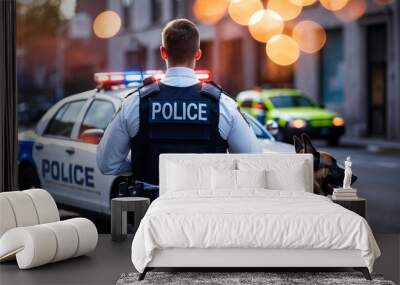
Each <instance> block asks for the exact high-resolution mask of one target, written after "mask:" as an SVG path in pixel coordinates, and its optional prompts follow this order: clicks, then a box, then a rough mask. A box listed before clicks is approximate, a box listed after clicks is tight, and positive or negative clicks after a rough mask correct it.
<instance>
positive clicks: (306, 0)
mask: <svg viewBox="0 0 400 285" xmlns="http://www.w3.org/2000/svg"><path fill="white" fill-rule="evenodd" d="M290 2H292V3H294V4H296V5H299V6H310V5H312V4H314V3H315V2H317V0H290Z"/></svg>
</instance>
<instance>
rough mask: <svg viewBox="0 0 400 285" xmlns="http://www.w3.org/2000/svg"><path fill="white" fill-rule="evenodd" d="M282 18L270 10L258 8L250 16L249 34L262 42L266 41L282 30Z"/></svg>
mask: <svg viewBox="0 0 400 285" xmlns="http://www.w3.org/2000/svg"><path fill="white" fill-rule="evenodd" d="M283 26H284V24H283V19H282V17H281V16H279V14H278V13H276V12H275V11H272V10H259V11H257V12H255V13H254V14H253V16H251V18H250V21H249V31H250V34H251V36H252V37H253V38H254V39H255V40H257V41H259V42H262V43H266V42H267V41H268V40H269V39H270V38H272V37H273V36H276V35H279V34H281V33H282V32H283Z"/></svg>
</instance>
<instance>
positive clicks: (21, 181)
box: [18, 165, 41, 190]
mask: <svg viewBox="0 0 400 285" xmlns="http://www.w3.org/2000/svg"><path fill="white" fill-rule="evenodd" d="M18 185H19V189H20V190H25V189H32V188H40V187H41V186H40V179H39V176H38V175H37V173H36V169H35V168H34V167H33V166H32V165H22V166H21V167H20V168H19V171H18Z"/></svg>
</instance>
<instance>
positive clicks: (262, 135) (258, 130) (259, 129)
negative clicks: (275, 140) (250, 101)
mask: <svg viewBox="0 0 400 285" xmlns="http://www.w3.org/2000/svg"><path fill="white" fill-rule="evenodd" d="M242 114H243V116H244V118H245V119H246V121H247V122H248V123H249V125H250V127H251V129H252V130H253V132H254V134H255V135H256V137H257V138H259V139H266V140H270V139H271V138H272V136H271V135H270V133H268V131H267V129H266V128H264V126H263V125H261V124H260V123H259V122H258V121H257V120H256V119H254V118H253V117H252V116H250V115H248V114H246V113H242Z"/></svg>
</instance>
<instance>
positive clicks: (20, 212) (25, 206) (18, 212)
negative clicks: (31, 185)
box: [0, 191, 39, 227]
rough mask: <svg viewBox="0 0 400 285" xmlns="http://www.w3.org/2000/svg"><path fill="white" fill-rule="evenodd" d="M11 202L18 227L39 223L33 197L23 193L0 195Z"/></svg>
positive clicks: (4, 193) (14, 192)
mask: <svg viewBox="0 0 400 285" xmlns="http://www.w3.org/2000/svg"><path fill="white" fill-rule="evenodd" d="M0 195H1V196H3V197H4V198H6V199H7V200H8V202H10V206H11V208H12V209H13V212H14V216H15V221H16V224H17V227H26V226H33V225H37V224H38V223H39V218H38V214H37V212H36V208H35V205H34V204H33V201H32V199H31V197H30V196H29V195H28V194H26V193H24V192H21V191H12V192H3V193H1V194H0Z"/></svg>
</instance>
